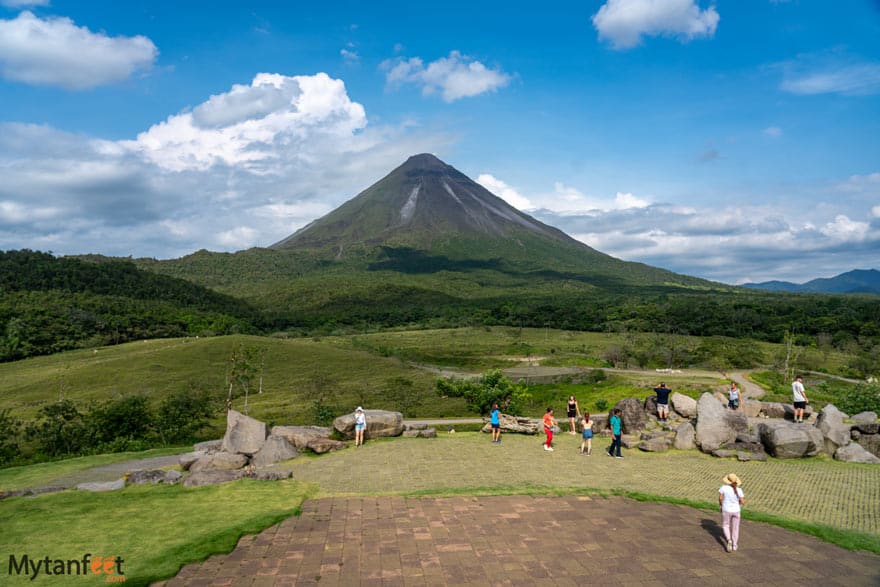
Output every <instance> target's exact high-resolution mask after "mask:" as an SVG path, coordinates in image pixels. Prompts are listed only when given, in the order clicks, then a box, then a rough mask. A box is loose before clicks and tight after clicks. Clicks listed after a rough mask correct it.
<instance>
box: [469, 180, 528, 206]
mask: <svg viewBox="0 0 880 587" xmlns="http://www.w3.org/2000/svg"><path fill="white" fill-rule="evenodd" d="M477 183H478V184H480V185H481V186H483V187H484V188H486V189H487V190H489V191H490V192H492V193H493V194H495V195H496V196H498V197H499V198H501V199H502V200H504V201H505V202H507V203H508V204H510V205H511V206H513V207H514V208H516V209H517V210H531V209H532V208H534V206H533V205H532V203H531V202H530V201H529V199H528V198H526V197H525V196H523V195H522V194H520V193H519V192H518V191H516V190H515V189H514V188H512V187H511V186H509V185H507V184H506V183H504V182H503V181H501V180H500V179H498V178H497V177H495V176H494V175H492V174H491V173H481V174H480V175H479V176H477Z"/></svg>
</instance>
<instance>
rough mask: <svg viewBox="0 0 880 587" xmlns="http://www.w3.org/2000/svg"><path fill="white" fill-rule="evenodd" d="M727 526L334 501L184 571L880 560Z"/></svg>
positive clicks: (480, 575) (235, 576)
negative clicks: (724, 535)
mask: <svg viewBox="0 0 880 587" xmlns="http://www.w3.org/2000/svg"><path fill="white" fill-rule="evenodd" d="M720 518H721V516H720V514H718V513H715V512H706V511H700V510H697V509H693V508H690V507H686V506H677V505H670V504H663V503H644V502H637V501H633V500H629V499H626V498H622V497H609V498H604V497H587V496H576V495H570V496H561V497H536V496H499V497H450V498H436V497H430V498H429V497H335V498H324V499H316V500H312V501H307V502H306V503H305V504H304V505H303V511H302V515H300V516H297V517H293V518H289V519H288V520H285V521H284V522H282V523H280V524H277V525H275V526H273V527H271V528H269V529H267V530H265V531H264V532H262V533H261V534H259V535H257V536H246V537H243V538H242V539H241V541H240V542H239V544H238V546H237V547H236V548H235V550H234V551H232V552H231V553H230V554H228V555H218V556H213V557H211V558H209V559H208V560H206V561H204V562H203V563H199V564H192V565H188V566H186V567H184V568H183V569H182V570H181V571H180V573H179V574H178V575H177V576H176V577H175V578H173V579H171V580H169V581H167V582H165V583H164V584H163V585H165V587H174V586H178V585H180V586H195V585H200V586H201V585H254V586H262V585H267V586H269V585H271V586H283V585H340V586H343V585H344V586H349V585H360V586H373V585H375V586H380V585H400V586H408V585H420V586H421V585H490V584H491V585H528V586H540V585H554V586H565V585H571V586H574V585H586V584H596V583H601V584H603V585H611V586H618V585H621V586H622V585H639V586H645V585H724V586H725V587H727V586H736V585H768V586H769V585H801V584H803V585H807V584H809V585H846V586H849V587H854V586H858V585H878V584H880V557H877V556H875V555H872V554H868V553H863V552H850V551H846V550H843V549H841V548H839V547H836V546H833V545H830V544H827V543H825V542H822V541H820V540H818V539H816V538H813V537H811V536H807V535H804V534H799V533H794V532H789V531H786V530H783V529H781V528H778V527H776V526H770V525H767V524H761V523H757V522H749V521H744V522H743V524H742V528H741V533H740V545H739V550H738V551H737V552H733V553H727V552H725V550H724V548H723V546H722V539H721V527H720Z"/></svg>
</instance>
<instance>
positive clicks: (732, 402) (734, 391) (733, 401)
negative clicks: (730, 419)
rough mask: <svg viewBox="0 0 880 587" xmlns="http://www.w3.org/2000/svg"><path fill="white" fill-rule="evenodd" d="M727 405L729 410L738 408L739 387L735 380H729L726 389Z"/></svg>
mask: <svg viewBox="0 0 880 587" xmlns="http://www.w3.org/2000/svg"><path fill="white" fill-rule="evenodd" d="M727 407H728V408H730V409H731V410H738V409H739V387H737V385H736V381H731V382H730V389H729V390H727Z"/></svg>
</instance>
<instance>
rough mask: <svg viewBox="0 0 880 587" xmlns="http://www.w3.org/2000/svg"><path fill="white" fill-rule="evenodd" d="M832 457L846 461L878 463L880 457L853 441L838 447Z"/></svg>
mask: <svg viewBox="0 0 880 587" xmlns="http://www.w3.org/2000/svg"><path fill="white" fill-rule="evenodd" d="M834 458H835V459H836V460H838V461H845V462H847V463H872V464H878V463H880V458H878V457H876V456H874V455H873V454H871V453H870V452H868V451H867V450H865V449H864V448H863V447H862V446H861V445H860V444H857V443H855V442H852V443H850V444H848V445H846V446H841V447H840V448H838V449H837V451H836V452H835V453H834Z"/></svg>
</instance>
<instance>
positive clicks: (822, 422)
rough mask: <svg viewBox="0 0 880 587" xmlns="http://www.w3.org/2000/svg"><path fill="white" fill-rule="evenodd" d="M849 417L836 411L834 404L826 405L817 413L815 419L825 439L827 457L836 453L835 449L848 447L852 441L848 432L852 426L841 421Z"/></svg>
mask: <svg viewBox="0 0 880 587" xmlns="http://www.w3.org/2000/svg"><path fill="white" fill-rule="evenodd" d="M848 417H849V416H847V415H846V414H844V413H843V412H841V411H840V410H838V409H837V407H836V406H835V405H834V404H827V405H826V406H825V407H824V408H822V409H821V410H820V411H819V417H818V418H817V419H816V428H818V429H819V430H820V431H821V432H822V435H823V436H824V437H825V452H827V453H828V454H829V455H833V454H836V453H837V449H839V448H841V447H844V446H846V445H848V444H849V443H850V442H851V441H852V437H851V436H850V430H851V429H852V426H850V425H849V424H845V423H844V422H843V421H844V420H845V419H847V418H848Z"/></svg>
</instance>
